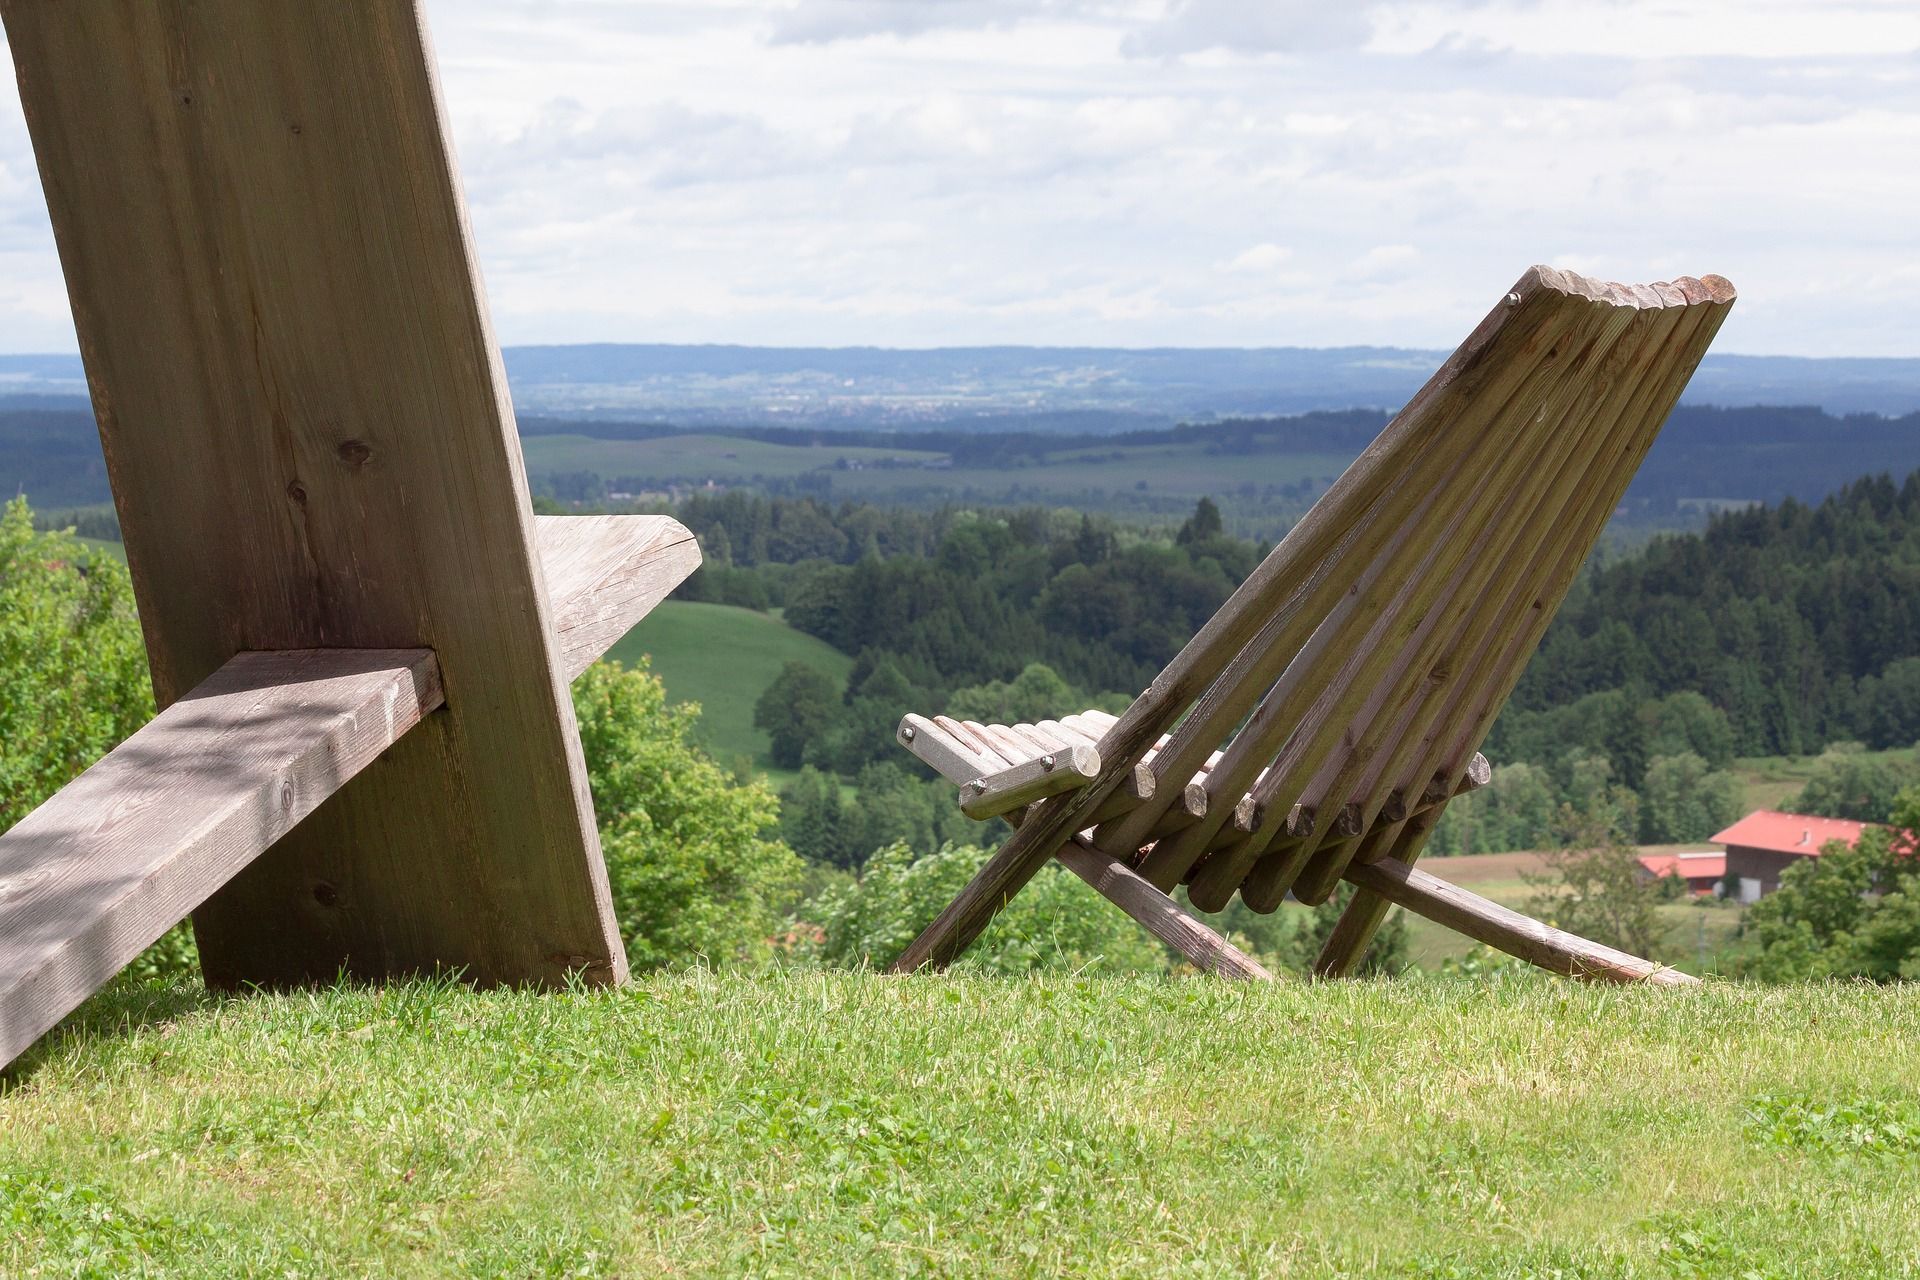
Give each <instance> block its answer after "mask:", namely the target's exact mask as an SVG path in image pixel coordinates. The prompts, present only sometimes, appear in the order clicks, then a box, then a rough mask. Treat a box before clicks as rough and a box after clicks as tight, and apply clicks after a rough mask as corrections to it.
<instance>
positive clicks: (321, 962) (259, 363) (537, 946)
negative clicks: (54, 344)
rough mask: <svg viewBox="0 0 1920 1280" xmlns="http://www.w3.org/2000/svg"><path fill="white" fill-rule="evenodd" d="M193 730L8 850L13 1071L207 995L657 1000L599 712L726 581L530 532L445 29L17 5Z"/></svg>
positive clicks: (313, 15)
mask: <svg viewBox="0 0 1920 1280" xmlns="http://www.w3.org/2000/svg"><path fill="white" fill-rule="evenodd" d="M0 15H4V17H5V20H6V30H7V36H8V41H9V44H10V47H11V50H12V54H13V58H14V62H15V65H16V69H17V71H18V74H19V81H20V91H21V99H22V102H23V105H24V106H25V109H26V118H27V123H28V126H29V130H30V132H31V134H32V138H33V145H34V150H35V152H36V154H37V156H38V159H39V164H40V173H41V177H42V180H43V185H44V187H45V189H46V195H47V203H48V207H49V209H50V211H51V213H52V217H53V228H54V232H55V236H56V239H57V241H58V245H59V250H60V258H61V263H62V266H63V268H64V270H65V272H66V278H67V288H68V293H69V295H70V297H71V300H72V303H73V311H74V320H75V323H76V326H77V329H78V332H79V338H80V348H81V353H82V355H83V357H84V359H85V364H86V370H87V379H88V383H89V385H90V387H91V390H92V395H93V403H94V409H95V412H96V416H97V417H98V419H99V425H100V437H101V443H102V445H103V446H104V448H105V452H106V459H107V467H108V474H109V477H110V479H111V481H112V485H113V494H114V501H115V504H116V506H117V507H118V510H119V514H120V521H121V527H122V529H123V531H124V535H125V540H126V551H127V561H128V566H129V568H130V570H131V572H132V578H133V587H134V592H135V595H136V598H137V600H138V603H139V609H140V623H141V626H142V628H143V630H144V632H145V637H146V644H147V652H148V657H149V660H150V663H151V666H152V671H153V683H154V691H155V693H156V695H157V696H158V700H159V704H160V707H161V711H160V714H159V717H158V718H157V719H155V720H154V721H153V723H151V724H150V725H148V726H147V727H146V728H144V729H142V730H140V731H139V732H138V733H136V734H134V735H133V737H132V738H130V739H129V740H128V741H127V742H125V743H124V744H122V745H121V746H120V747H119V748H118V749H116V750H115V751H113V752H112V753H111V754H110V755H108V756H107V757H106V758H105V759H104V760H102V761H100V762H99V763H98V764H96V765H95V766H94V767H93V768H91V769H89V770H87V771H86V773H84V774H82V775H81V776H80V777H79V778H78V779H76V780H75V781H74V782H73V783H71V784H70V785H69V786H67V787H66V788H65V789H64V790H62V791H61V792H60V793H59V794H57V795H56V796H54V797H53V798H52V799H50V800H49V801H47V803H46V804H44V805H42V806H41V807H40V808H38V809H36V810H35V811H34V812H33V813H31V814H29V815H28V816H27V817H26V818H25V819H23V820H22V821H21V822H20V823H18V824H17V825H16V826H15V827H14V828H13V829H12V830H10V831H8V832H6V833H5V834H4V835H0V1065H4V1064H5V1063H7V1062H8V1061H10V1060H12V1059H13V1058H14V1057H15V1056H16V1055H17V1054H19V1053H20V1051H21V1050H23V1049H24V1048H26V1047H27V1045H29V1044H30V1043H31V1042H32V1041H33V1040H34V1039H35V1038H36V1037H37V1036H39V1035H40V1034H41V1033H42V1032H43V1031H45V1030H46V1029H47V1028H49V1027H51V1026H52V1025H53V1024H54V1023H55V1022H56V1021H58V1020H59V1018H60V1017H61V1016H63V1015H64V1014H65V1013H66V1012H67V1011H69V1010H70V1009H72V1008H73V1007H74V1006H75V1005H77V1004H78V1003H79V1002H80V1001H81V1000H82V999H84V998H85V997H86V996H87V995H88V994H89V993H90V992H92V991H93V990H94V989H95V988H97V987H99V986H100V985H101V984H102V983H104V982H106V981H107V980H108V979H109V978H111V977H112V976H113V975H114V974H115V973H116V972H118V970H119V969H120V968H121V967H122V966H123V965H125V964H126V963H127V962H128V961H129V960H131V959H132V958H133V957H134V956H136V955H137V954H138V953H139V952H140V951H141V949H143V948H144V947H146V946H148V945H149V944H151V943H152V942H153V941H154V939H155V938H157V937H158V936H159V935H160V934H161V933H163V932H164V931H165V930H167V929H168V928H170V927H171V926H172V925H173V924H174V923H175V922H176V921H178V920H180V919H181V918H183V917H184V916H186V915H187V914H188V913H189V912H192V913H193V918H194V924H195V932H196V935H197V938H198V941H199V946H200V955H201V960H202V964H203V967H204V969H205V972H206V977H207V981H208V982H209V983H210V984H211V985H215V986H221V987H235V986H240V985H242V984H253V983H259V984H287V983H304V982H314V981H321V982H325V981H332V980H333V979H335V978H336V977H337V976H338V975H340V974H342V973H345V974H350V975H355V976H359V977H362V978H369V979H377V978H382V977H386V976H388V975H398V974H406V973H414V972H420V971H431V970H435V969H445V970H451V971H458V972H460V973H462V974H464V975H465V976H466V977H467V978H468V979H469V980H472V981H477V982H504V983H524V984H546V985H550V984H560V983H564V982H567V981H569V980H574V979H578V980H581V981H585V982H589V983H610V982H615V981H618V980H620V979H621V978H622V977H623V976H624V975H625V973H626V956H625V953H624V951H623V949H622V946H621V940H620V935H619V931H618V929H617V927H616V922H615V920H614V916H613V911H612V905H611V900H610V896H609V893H608V886H607V878H606V870H605V868H604V866H603V865H602V863H601V860H600V848H599V841H598V837H597V834H596V828H595V825H594V815H593V810H592V804H591V800H590V798H589V795H588V790H587V777H586V769H585V765H584V762H583V761H582V758H581V748H580V740H579V735H578V732H577V730H576V727H575V724H574V718H573V707H572V703H571V702H570V700H569V697H568V692H567V686H568V683H569V682H570V681H571V680H572V679H573V678H574V677H575V676H577V675H579V674H580V673H581V672H582V671H583V670H585V668H586V667H587V666H588V665H589V664H591V663H592V662H593V661H594V659H595V658H597V657H598V656H599V655H600V654H601V653H602V652H603V651H604V650H605V649H606V648H607V646H608V645H610V644H611V643H612V642H613V641H615V640H617V639H618V638H619V637H620V636H621V635H622V634H624V633H625V631H626V630H627V629H628V628H629V627H630V626H632V624H633V623H634V622H636V621H638V619H639V618H640V617H641V615H643V614H645V613H646V612H647V611H648V610H649V609H650V608H652V606H653V605H654V604H655V603H656V602H657V601H659V600H660V599H661V598H662V597H663V596H665V595H666V593H667V592H668V591H669V590H671V589H672V587H673V586H674V585H675V584H676V583H678V582H679V581H680V580H681V579H682V578H684V577H686V575H687V574H688V573H690V572H691V571H692V570H693V568H694V567H695V566H696V565H698V564H699V560H700V555H699V551H698V549H697V548H696V547H695V545H694V542H693V539H692V537H691V536H690V535H689V534H688V533H687V531H686V530H685V529H684V528H682V527H681V526H680V525H678V524H677V523H675V522H674V521H672V520H668V519H665V518H663V517H651V516H607V517H593V518H581V519H544V518H543V519H535V518H534V516H533V514H532V511H531V508H530V504H529V500H528V495H527V491H526V478H525V475H524V473H523V469H522V461H521V456H520V445H519V441H518V438H517V435H516V432H515V430H514V423H513V411H512V408H511V405H510V402H509V400H508V397H507V387H506V382H505V379H504V377H503V376H502V373H501V367H500V356H499V351H498V349H497V348H496V346H495V344H494V339H493V334H492V330H491V328H490V326H489V324H488V320H487V310H486V303H485V299H484V297H483V295H482V292H481V288H480V283H479V278H478V275H477V273H476V271H475V268H474V262H473V253H472V249H471V247H470V245H469V243H468V237H467V229H466V215H465V210H464V208H463V205H462V200H461V195H460V186H459V181H458V177H457V175H456V174H455V171H454V166H453V157H452V151H451V147H450V144H449V140H448V137H447V130H446V127H445V125H444V122H443V120H442V118H441V112H440V106H439V97H438V88H437V86H436V83H435V77H434V66H433V60H432V57H431V54H430V52H429V50H428V47H427V43H426V35H425V32H424V30H423V29H422V26H421V22H420V17H419V14H418V12H417V7H416V5H415V4H414V3H412V2H411V0H353V2H352V3H337V2H335V0H304V2H301V3H272V4H266V3H260V0H196V3H193V4H156V3H152V0H90V2H89V3H86V4H77V5H76V4H67V3H62V2H60V0H0Z"/></svg>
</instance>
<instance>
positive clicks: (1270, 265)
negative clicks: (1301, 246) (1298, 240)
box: [1227, 240, 1293, 273]
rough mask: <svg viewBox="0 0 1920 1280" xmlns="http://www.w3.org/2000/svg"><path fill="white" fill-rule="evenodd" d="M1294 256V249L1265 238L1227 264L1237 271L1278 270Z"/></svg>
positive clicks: (1261, 271) (1263, 271) (1264, 271)
mask: <svg viewBox="0 0 1920 1280" xmlns="http://www.w3.org/2000/svg"><path fill="white" fill-rule="evenodd" d="M1292 258H1293V250H1291V249H1288V248H1284V247H1282V246H1280V245H1277V244H1274V243H1273V242H1272V241H1271V240H1264V241H1262V242H1261V243H1259V244H1256V245H1254V246H1253V247H1252V248H1251V249H1248V250H1245V251H1244V252H1242V253H1240V254H1237V255H1235V257H1234V259H1233V261H1232V262H1229V263H1228V264H1227V265H1228V266H1229V267H1231V268H1232V269H1233V270H1235V271H1248V272H1259V273H1266V272H1270V271H1277V270H1279V269H1280V268H1281V267H1283V266H1285V265H1286V264H1287V263H1288V262H1289V261H1291V260H1292Z"/></svg>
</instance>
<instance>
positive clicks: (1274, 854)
mask: <svg viewBox="0 0 1920 1280" xmlns="http://www.w3.org/2000/svg"><path fill="white" fill-rule="evenodd" d="M1492 777H1493V766H1492V765H1490V764H1488V763H1487V758H1486V757H1485V756H1483V755H1481V754H1480V753H1479V752H1477V751H1476V752H1474V754H1473V758H1472V759H1471V760H1470V761H1468V763H1467V770H1466V776H1465V778H1463V779H1462V780H1461V782H1460V785H1459V787H1458V789H1457V790H1454V791H1452V792H1448V791H1445V790H1438V792H1437V794H1436V790H1437V788H1433V787H1430V788H1429V789H1428V790H1427V791H1425V792H1423V793H1422V795H1421V798H1420V804H1419V805H1418V806H1416V807H1414V808H1411V809H1409V810H1407V811H1406V812H1405V813H1402V814H1400V815H1399V816H1397V817H1392V818H1384V819H1383V824H1384V826H1385V827H1391V828H1392V829H1393V830H1394V831H1396V832H1397V831H1399V830H1400V829H1402V827H1404V825H1405V824H1406V823H1407V822H1409V821H1421V822H1423V823H1426V824H1427V825H1431V821H1430V819H1431V817H1437V816H1438V806H1442V805H1444V804H1445V803H1446V802H1447V801H1448V800H1451V799H1453V798H1455V797H1457V796H1463V795H1465V794H1467V793H1468V792H1470V791H1477V790H1479V789H1480V788H1481V787H1484V786H1486V785H1487V783H1488V782H1489V781H1490V780H1491V779H1492ZM1451 782H1452V779H1451V778H1442V779H1441V780H1440V783H1439V786H1440V787H1445V786H1446V785H1448V784H1450V783H1451ZM1429 809H1432V810H1434V811H1435V812H1434V814H1433V815H1429V816H1423V815H1426V814H1427V810H1429ZM1423 829H1424V828H1423ZM1381 831H1382V827H1380V826H1376V827H1372V828H1370V829H1369V830H1368V832H1367V837H1363V838H1362V840H1361V841H1360V848H1359V850H1357V851H1356V853H1355V856H1356V857H1357V858H1359V859H1360V860H1361V861H1366V862H1377V861H1379V859H1380V858H1381V857H1383V856H1385V855H1386V853H1387V852H1388V848H1386V847H1383V848H1381V849H1380V850H1379V852H1378V853H1376V854H1375V855H1374V856H1372V857H1368V856H1367V854H1366V852H1365V850H1366V848H1367V844H1368V838H1369V837H1373V836H1375V835H1376V834H1379V833H1380V832H1381ZM1306 844H1307V841H1306V840H1305V839H1304V838H1301V837H1298V836H1295V837H1292V838H1286V839H1281V840H1278V841H1276V842H1275V843H1274V844H1272V845H1270V846H1268V848H1267V851H1266V853H1264V854H1262V855H1261V856H1260V860H1259V861H1258V862H1256V863H1255V864H1254V867H1253V870H1252V871H1250V872H1248V873H1247V878H1246V881H1245V882H1244V883H1243V884H1242V885H1241V886H1240V897H1241V898H1242V899H1243V900H1244V901H1245V902H1246V904H1247V906H1248V907H1249V908H1250V909H1252V910H1253V911H1256V912H1259V913H1260V914H1262V915H1266V914H1268V913H1271V912H1273V911H1277V910H1279V908H1280V904H1281V903H1282V902H1284V901H1285V900H1286V897H1287V890H1288V889H1289V888H1291V887H1292V885H1293V881H1294V878H1295V877H1296V876H1298V875H1299V873H1300V866H1301V863H1302V862H1303V861H1304V860H1305V857H1304V852H1303V851H1304V849H1305V847H1306ZM1341 918H1342V919H1343V920H1344V919H1346V915H1345V913H1343V914H1342V917H1341ZM1337 928H1338V926H1337V925H1336V929H1337Z"/></svg>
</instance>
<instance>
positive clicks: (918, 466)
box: [0, 401, 1920, 538]
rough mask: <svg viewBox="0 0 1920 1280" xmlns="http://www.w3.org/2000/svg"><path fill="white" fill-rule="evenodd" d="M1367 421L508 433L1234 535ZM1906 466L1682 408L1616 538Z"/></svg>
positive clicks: (1916, 434) (676, 470)
mask: <svg viewBox="0 0 1920 1280" xmlns="http://www.w3.org/2000/svg"><path fill="white" fill-rule="evenodd" d="M17 403H18V402H7V401H0V495H7V496H10V495H12V494H14V493H16V492H22V491H24V492H25V493H27V494H28V495H29V496H30V497H31V499H32V500H33V503H34V505H35V507H36V508H38V509H40V510H42V511H54V510H59V509H63V508H71V507H80V506H86V505H89V504H94V503H102V502H105V501H107V500H108V497H109V494H108V489H107V480H106V468H105V465H104V463H103V462H102V460H101V456H100V444H99V438H98V434H97V433H96V432H95V430H94V426H93V419H92V416H91V415H90V414H89V413H87V412H86V411H84V409H81V408H79V407H77V406H78V404H79V402H77V401H66V402H64V403H67V404H71V405H75V406H76V407H74V408H68V409H64V410H51V409H44V408H17V407H10V404H17ZM1386 418H1387V414H1386V412H1385V411H1384V410H1376V409H1349V410H1344V411H1341V412H1326V411H1316V412H1311V413H1306V414H1301V415H1297V416H1293V417H1282V418H1235V419H1227V420H1221V421H1216V422H1209V423H1196V424H1191V425H1186V426H1178V427H1161V428H1155V429H1151V430H1137V431H1131V432H1125V433H1120V434H1107V433H1104V432H1100V431H1082V432H1077V433H1067V432H1061V431H1057V430H1025V431H1009V430H1006V429H1005V424H1001V425H1000V429H998V430H995V429H990V428H989V427H987V426H986V425H985V424H982V423H973V424H969V425H967V426H963V427H961V426H953V425H947V426H943V427H927V428H924V429H920V430H914V431H880V430H874V429H871V428H856V427H834V428H827V427H803V426H800V425H799V424H792V425H789V426H787V427H768V426H734V427H731V428H725V427H718V426H716V427H710V428H703V427H698V426H672V425H667V424H661V423H636V422H624V421H612V420H601V419H568V418H553V417H546V418H542V417H536V416H534V415H531V414H528V415H523V416H522V418H521V433H522V435H523V437H524V442H525V449H526V462H527V475H528V478H529V480H530V482H531V484H532V486H533V489H534V492H536V493H538V494H543V495H545V496H549V497H553V498H557V499H559V500H561V501H563V502H571V503H588V504H594V503H616V504H617V503H621V502H627V501H634V500H638V501H661V500H672V499H676V498H680V497H684V496H686V495H687V494H688V493H689V492H692V491H696V490H703V489H706V488H709V487H719V488H736V487H746V488H751V489H755V490H758V491H761V492H766V493H774V494H788V495H800V494H805V495H810V496H813V497H817V498H822V499H829V500H834V501H839V500H855V501H867V502H875V503H881V504H885V505H894V506H910V507H923V508H924V507H938V506H946V505H964V506H1002V507H1008V506H1026V505H1041V506H1050V507H1072V508H1076V509H1079V510H1084V511H1093V512H1101V513H1105V514H1108V515H1112V516H1115V517H1116V518H1120V519H1124V520H1129V521H1133V522H1136V523H1139V522H1144V523H1166V522H1168V521H1174V522H1177V521H1178V520H1180V519H1183V518H1184V517H1185V516H1186V514H1188V513H1189V512H1190V511H1191V510H1192V508H1193V503H1194V501H1195V500H1196V499H1197V498H1198V497H1200V496H1202V495H1205V496H1208V497H1212V498H1215V499H1217V500H1219V501H1220V502H1221V504H1222V506H1223V508H1224V509H1225V511H1226V514H1227V518H1228V521H1229V523H1230V525H1231V527H1232V528H1233V529H1234V530H1235V531H1236V532H1238V533H1241V534H1243V535H1245V536H1248V537H1255V538H1266V537H1273V536H1276V535H1277V534H1279V533H1281V532H1283V531H1284V530H1285V529H1286V528H1287V527H1288V526H1289V525H1290V524H1291V523H1292V521H1293V520H1295V519H1297V518H1298V517H1299V515H1300V514H1301V512H1303V511H1305V510H1306V509H1307V507H1308V506H1310V505H1311V504H1312V502H1313V501H1314V500H1315V499H1316V498H1317V497H1318V496H1319V495H1320V493H1321V492H1323V491H1324V490H1325V488H1326V486H1327V485H1328V484H1329V483H1331V481H1332V479H1333V477H1334V476H1336V475H1338V474H1339V473H1340V471H1341V470H1342V469H1343V468H1344V467H1345V466H1346V465H1347V463H1348V462H1350V461H1351V460H1352V459H1353V458H1354V457H1355V456H1356V455H1357V454H1358V453H1359V452H1360V450H1361V449H1362V448H1364V447H1365V446H1366V444H1367V442H1368V441H1370V440H1372V439H1373V437H1374V436H1375V435H1376V434H1377V433H1378V432H1379V430H1380V427H1381V425H1382V424H1383V423H1384V422H1385V421H1386ZM1916 468H1920V413H1916V414H1910V415H1908V416H1906V417H1901V418H1882V417H1878V416H1874V415H1868V414H1855V415H1851V416H1846V417H1838V416H1835V415H1833V414H1829V413H1825V412H1822V411H1820V410H1818V409H1810V408H1793V407H1765V406H1762V407H1751V408H1745V409H1717V408H1711V407H1706V406H1690V405H1682V406H1681V407H1680V408H1679V409H1677V410H1676V411H1675V412H1674V414H1673V417H1672V418H1671V419H1670V420H1669V421H1668V423H1667V426H1666V428H1665V429H1664V430H1663V431H1662V433H1661V436H1660V439H1659V441H1658V443H1657V444H1656V445H1655V446H1654V448H1653V451H1652V453H1651V454H1650V455H1649V456H1648V458H1647V461H1646V463H1645V465H1643V466H1642V468H1641V470H1640V473H1639V475H1638V476H1637V477H1635V479H1634V483H1633V486H1632V488H1631V489H1629V490H1628V494H1627V501H1626V504H1625V509H1624V512H1623V514H1624V516H1625V517H1626V519H1625V521H1624V524H1625V525H1632V526H1635V527H1638V528H1640V529H1643V530H1644V529H1649V528H1653V529H1661V528H1676V527H1687V526H1690V525H1696V524H1698V523H1699V522H1700V516H1701V513H1703V512H1705V511H1711V510H1714V509H1717V508H1720V507H1724V506H1728V505H1738V504H1741V503H1746V502H1776V501H1779V500H1780V499H1783V498H1788V497H1791V498H1796V499H1799V500H1800V501H1803V502H1817V501H1819V500H1820V499H1822V498H1824V497H1826V496H1827V495H1828V494H1830V493H1833V492H1835V491H1836V490H1838V489H1839V488H1840V487H1841V486H1843V485H1845V484H1847V483H1849V482H1850V481H1853V480H1855V479H1857V478H1859V477H1860V476H1863V475H1869V474H1879V473H1886V474H1890V475H1902V476H1903V475H1906V474H1907V473H1908V472H1911V471H1913V470H1914V469H1916Z"/></svg>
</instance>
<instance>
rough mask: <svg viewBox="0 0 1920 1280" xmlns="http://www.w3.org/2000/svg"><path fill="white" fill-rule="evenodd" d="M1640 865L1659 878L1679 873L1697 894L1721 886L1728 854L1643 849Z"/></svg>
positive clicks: (1712, 890)
mask: <svg viewBox="0 0 1920 1280" xmlns="http://www.w3.org/2000/svg"><path fill="white" fill-rule="evenodd" d="M1640 868H1641V870H1643V871H1645V872H1646V873H1647V875H1648V876H1650V877H1651V878H1653V879H1655V880H1658V879H1660V878H1661V877H1662V876H1679V877H1680V878H1681V879H1682V880H1685V881H1686V882H1687V891H1688V892H1689V893H1694V894H1706V893H1712V892H1714V891H1715V890H1716V889H1718V888H1719V887H1720V882H1721V881H1722V880H1724V879H1725V878H1726V875H1727V855H1726V854H1724V853H1712V852H1706V853H1643V854H1641V855H1640Z"/></svg>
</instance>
